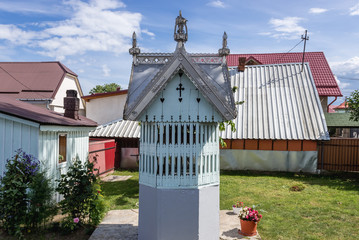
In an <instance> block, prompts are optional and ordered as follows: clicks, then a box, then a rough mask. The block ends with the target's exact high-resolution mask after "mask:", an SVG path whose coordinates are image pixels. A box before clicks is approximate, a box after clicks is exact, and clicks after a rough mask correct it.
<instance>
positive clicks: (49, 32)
mask: <svg viewBox="0 0 359 240" xmlns="http://www.w3.org/2000/svg"><path fill="white" fill-rule="evenodd" d="M179 10H181V11H182V16H183V17H185V18H186V19H187V20H188V22H187V26H188V35H189V37H188V42H187V43H186V49H187V51H188V52H195V53H216V52H217V51H218V49H219V48H221V44H222V35H223V32H224V31H226V32H227V35H228V47H229V48H230V50H231V53H275V52H277V53H284V52H288V51H289V50H291V49H292V48H293V47H294V46H295V45H296V44H298V43H299V42H300V41H301V35H302V34H303V33H304V31H305V30H308V35H309V41H307V44H306V51H322V52H324V54H325V56H326V58H327V60H328V62H329V65H330V66H331V68H332V71H333V73H334V74H335V76H336V77H337V81H338V83H339V86H340V88H341V90H342V93H343V95H344V96H349V95H350V93H351V92H352V91H353V90H356V89H359V27H358V26H359V0H341V1H338V0H301V1H297V0H293V1H288V0H257V1H242V0H196V1H195V0H192V1H188V0H181V1H171V0H166V1H156V0H152V1H148V0H147V1H146V0H123V1H120V0H89V1H85V0H63V1H61V0H1V1H0V61H2V62H18V61H26V62H27V61H61V62H62V63H64V64H65V65H66V66H67V67H68V68H70V69H71V70H72V71H74V72H75V73H77V74H78V76H79V81H80V84H81V86H82V89H83V92H84V94H85V95H87V94H88V92H89V91H90V89H91V88H93V87H95V86H96V85H102V84H105V83H112V82H115V83H117V84H119V85H121V87H122V88H123V89H126V88H127V87H128V82H129V77H130V71H131V63H132V56H130V55H129V53H128V49H129V48H130V47H131V37H132V33H133V32H134V31H135V32H136V34H137V37H138V46H139V47H140V49H141V52H173V51H174V50H175V46H176V42H175V41H174V40H173V31H174V23H175V18H176V17H177V16H178V13H179ZM301 51H303V42H302V43H300V44H298V45H297V46H296V47H295V48H294V49H293V50H291V52H301ZM342 101H343V98H340V99H338V100H337V102H336V104H340V103H341V102H342Z"/></svg>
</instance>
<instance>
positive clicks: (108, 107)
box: [86, 94, 127, 124]
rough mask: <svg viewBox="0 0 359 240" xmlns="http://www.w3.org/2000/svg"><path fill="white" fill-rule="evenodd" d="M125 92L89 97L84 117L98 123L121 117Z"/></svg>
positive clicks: (125, 96)
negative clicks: (108, 95)
mask: <svg viewBox="0 0 359 240" xmlns="http://www.w3.org/2000/svg"><path fill="white" fill-rule="evenodd" d="M126 98H127V94H123V95H116V96H110V97H103V98H95V99H90V101H89V102H87V103H86V117H87V118H89V119H92V120H94V121H96V122H97V123H98V124H104V123H108V122H111V121H114V120H117V119H122V116H123V108H124V106H125V103H126Z"/></svg>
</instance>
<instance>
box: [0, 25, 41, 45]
mask: <svg viewBox="0 0 359 240" xmlns="http://www.w3.org/2000/svg"><path fill="white" fill-rule="evenodd" d="M46 36H47V35H46V34H45V33H37V32H34V31H25V30H22V29H21V28H18V27H17V26H15V25H13V24H8V25H6V24H0V39H5V40H8V41H10V42H12V43H14V44H20V45H21V44H29V43H30V42H31V40H33V39H41V38H43V37H46Z"/></svg>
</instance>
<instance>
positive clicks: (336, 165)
mask: <svg viewBox="0 0 359 240" xmlns="http://www.w3.org/2000/svg"><path fill="white" fill-rule="evenodd" d="M318 169H322V170H328V171H344V172H351V171H359V139H356V138H331V140H330V141H325V142H321V143H319V144H318Z"/></svg>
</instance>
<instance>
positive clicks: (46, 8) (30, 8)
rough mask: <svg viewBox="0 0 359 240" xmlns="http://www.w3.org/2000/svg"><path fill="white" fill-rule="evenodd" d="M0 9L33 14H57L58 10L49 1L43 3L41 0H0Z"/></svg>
mask: <svg viewBox="0 0 359 240" xmlns="http://www.w3.org/2000/svg"><path fill="white" fill-rule="evenodd" d="M0 10H2V11H6V12H16V13H17V12H21V13H26V14H29V13H33V14H49V15H50V14H56V13H57V14H59V13H60V11H59V9H57V8H56V7H54V6H53V5H51V3H48V2H46V4H43V3H42V2H41V1H28V0H24V1H21V0H17V1H13V0H2V1H1V2H0Z"/></svg>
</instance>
